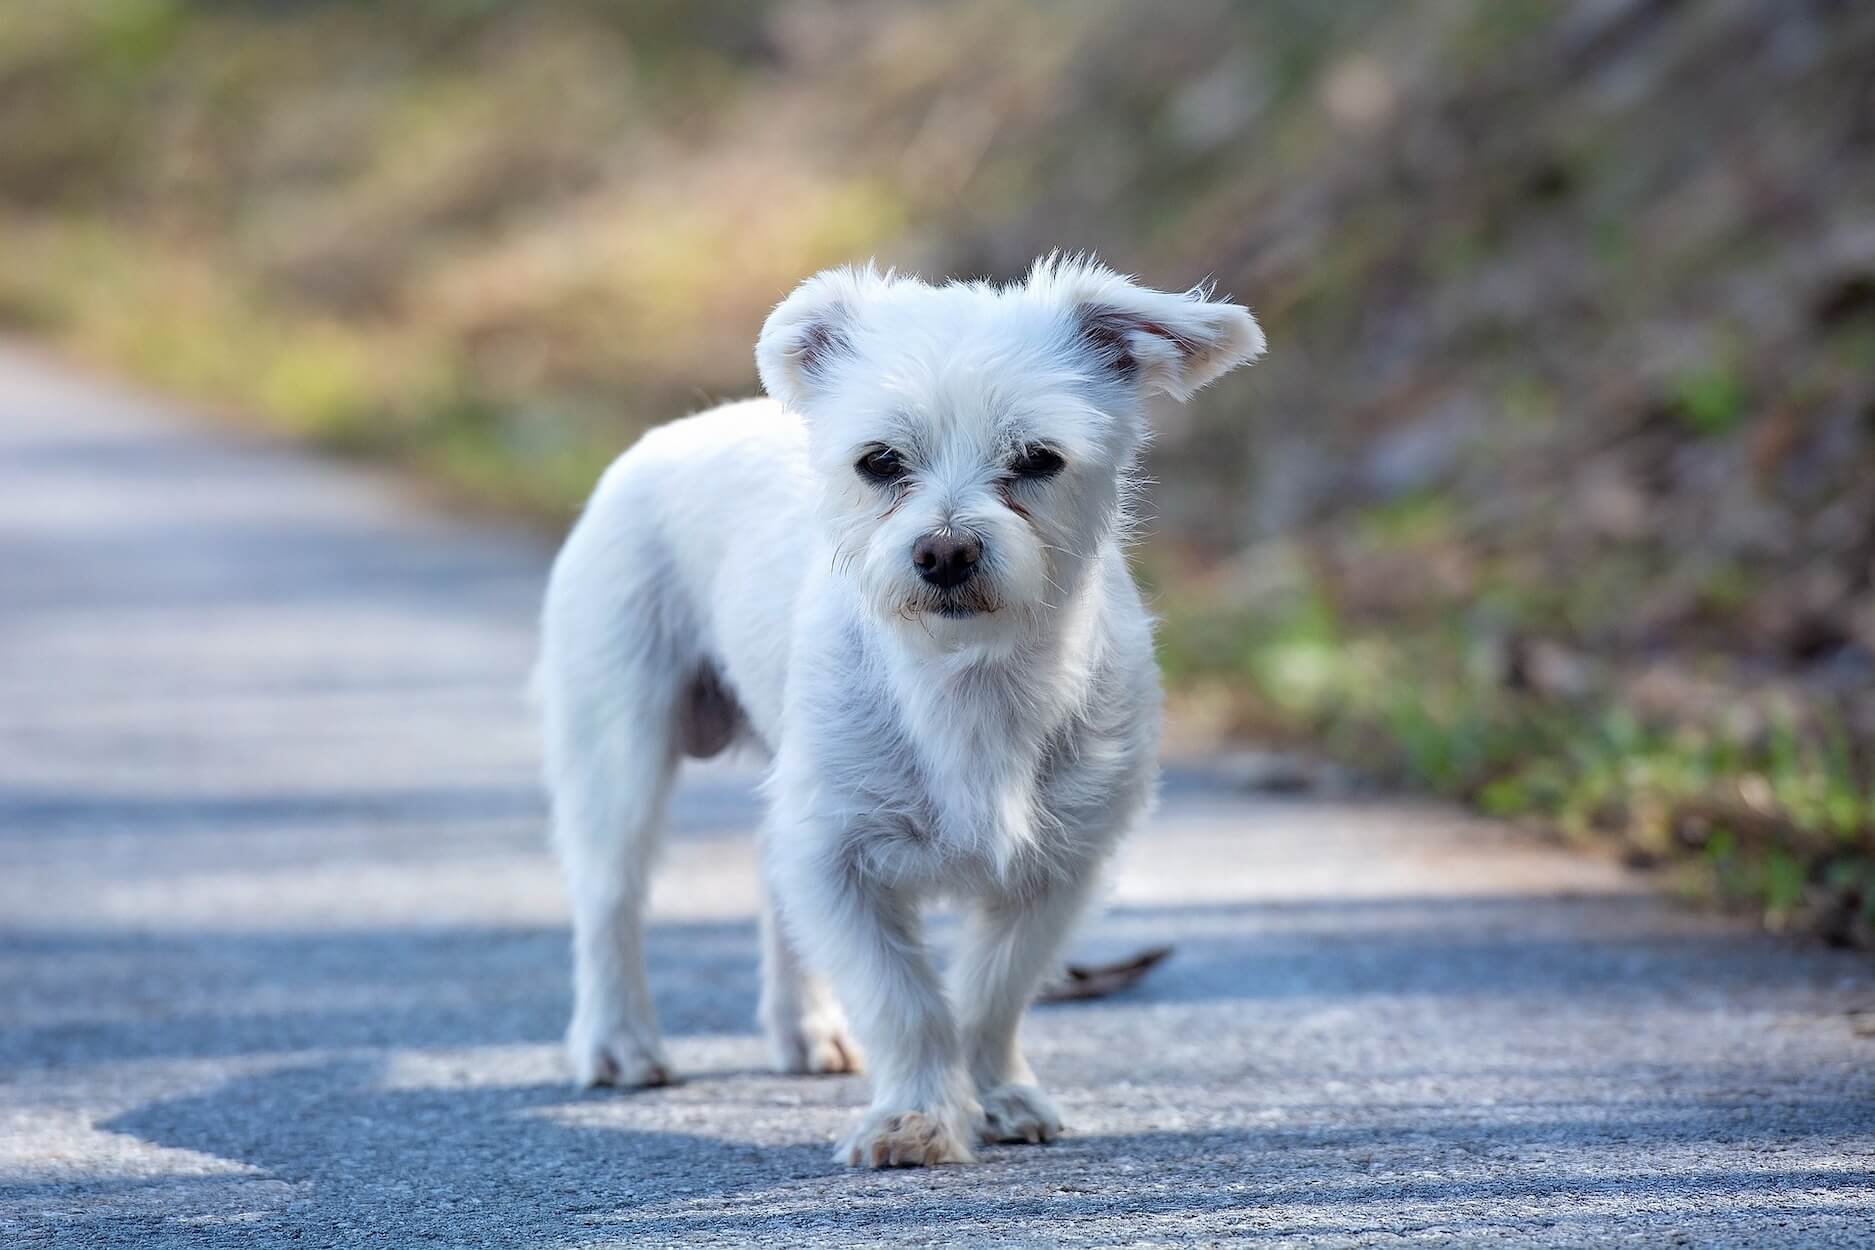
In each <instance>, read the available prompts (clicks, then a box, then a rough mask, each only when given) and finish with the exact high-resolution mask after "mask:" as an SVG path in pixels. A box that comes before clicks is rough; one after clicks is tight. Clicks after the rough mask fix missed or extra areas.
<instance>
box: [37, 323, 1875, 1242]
mask: <svg viewBox="0 0 1875 1250" xmlns="http://www.w3.org/2000/svg"><path fill="white" fill-rule="evenodd" d="M547 554H548V553H547V550H546V549H545V547H544V546H543V545H542V544H541V543H539V542H538V541H536V540H533V539H530V538H528V537H526V536H524V535H520V534H517V533H514V532H511V531H505V530H502V529H499V528H493V527H489V526H486V525H479V524H474V523H469V522H464V521H462V520H460V519H452V518H449V517H447V516H445V515H444V514H442V513H441V512H439V511H435V510H431V509H426V508H425V507H424V506H422V505H420V504H417V503H413V502H411V501H410V499H409V497H408V491H407V490H404V489H401V488H398V487H396V486H394V485H392V484H391V483H389V482H386V481H384V480H380V479H376V478H373V477H371V476H368V475H366V474H363V473H360V472H357V471H354V470H350V469H343V468H339V467H334V466H331V465H328V464H323V463H319V462H315V461H313V460H311V459H308V458H305V457H302V456H299V455H295V454H292V453H290V452H287V451H284V450H280V449H277V448H271V447H268V446H265V445H260V444H256V443H253V442H248V441H244V440H242V439H240V438H237V437H235V436H232V435H229V434H227V433H225V432H215V431H212V430H211V429H210V427H208V426H206V425H204V424H202V423H201V422H200V421H190V420H188V419H186V418H184V417H183V416H181V415H179V414H176V413H168V412H164V411H163V410H161V408H160V407H159V406H157V405H154V404H152V403H150V402H149V401H147V400H144V399H140V398H137V397H135V396H132V395H129V394H126V393H122V392H119V391H117V390H114V389H112V388H109V387H106V386H102V385H100V384H97V383H93V382H88V381H79V380H75V379H74V378H73V377H71V376H70V375H66V374H63V373H61V372H59V371H56V370H54V369H51V368H48V367H47V366H45V365H44V364H43V363H41V362H38V361H36V360H35V359H33V358H31V357H29V356H26V355H23V354H20V353H17V352H12V351H5V352H0V1245H4V1246H7V1247H13V1246H29V1247H39V1246H56V1247H87V1246H104V1245H124V1246H201V1247H271V1246H296V1247H312V1246H334V1247H353V1246H380V1245H382V1246H400V1247H401V1246H430V1245H440V1246H516V1247H520V1246H553V1247H573V1246H613V1245H618V1246H624V1245H633V1246H655V1245H665V1244H707V1245H718V1244H721V1245H732V1244H773V1245H780V1246H795V1245H804V1244H832V1243H838V1244H842V1245H893V1246H918V1245H936V1244H960V1245H973V1246H982V1245H999V1244H1015V1245H1055V1244H1061V1245H1113V1244H1151V1245H1161V1244H1164V1245H1211V1244H1234V1243H1239V1242H1243V1243H1249V1242H1263V1241H1271V1242H1278V1243H1282V1244H1308V1245H1370V1244H1371V1245H1391V1244H1394V1243H1397V1242H1415V1243H1426V1244H1433V1245H1465V1244H1545V1245H1578V1244H1581V1245H1586V1244H1595V1245H1601V1244H1634V1245H1645V1246H1658V1245H1667V1244H1687V1245H1738V1246H1781V1245H1869V1244H1871V1243H1875V1170H1872V1169H1875V1037H1871V1036H1869V1034H1870V1033H1875V1027H1872V1026H1875V966H1872V965H1871V964H1870V963H1869V962H1868V961H1867V959H1866V957H1857V956H1851V955H1847V954H1843V953H1838V952H1830V951H1824V950H1819V949H1810V948H1805V947H1802V946H1799V945H1796V944H1791V943H1781V942H1778V941H1776V940H1773V939H1770V938H1767V937H1764V936H1761V935H1758V934H1755V933H1753V932H1751V931H1749V930H1748V929H1746V928H1742V927H1740V926H1738V925H1736V924H1733V923H1729V922H1725V921H1721V920H1718V919H1715V918H1713V917H1710V916H1703V915H1699V914H1696V913H1694V912H1691V911H1688V910H1685V909H1683V908H1680V907H1677V906H1675V905H1673V904H1672V903H1670V902H1666V901H1662V900H1661V899H1659V898H1656V897H1655V896H1653V895H1652V894H1651V893H1649V891H1648V888H1647V887H1646V886H1645V885H1644V884H1642V883H1639V882H1637V881H1635V880H1634V879H1632V878H1630V877H1628V876H1626V875H1624V874H1623V873H1621V872H1620V871H1619V870H1618V869H1616V868H1614V867H1612V866H1610V865H1606V864H1603V863H1599V862H1596V861H1594V860H1591V859H1587V858H1584V857H1580V856H1575V855H1571V854H1566V853H1563V852H1560V851H1557V850H1553V849H1549V848H1545V847H1543V846H1540V845H1538V844H1537V843H1535V842H1534V841H1533V840H1531V839H1529V838H1528V837H1525V836H1521V835H1517V834H1513V833H1509V832H1506V831H1503V830H1500V829H1497V828H1495V827H1493V826H1491V825H1489V824H1485V823H1481V822H1476V821H1471V820H1468V819H1466V818H1464V817H1461V816H1458V815H1455V814H1453V813H1451V812H1449V811H1447V810H1445V809H1442V808H1439V807H1436V806H1430V805H1422V804H1417V803H1410V802H1398V801H1386V800H1381V799H1365V800H1358V801H1357V800H1351V799H1341V800H1330V799H1326V798H1307V797H1300V798H1297V797H1291V798H1277V797H1270V796H1262V797H1259V796H1257V795H1255V794H1253V793H1251V792H1250V791H1249V790H1248V789H1247V788H1246V787H1244V786H1242V785H1241V784H1238V783H1237V781H1236V780H1234V777H1233V774H1232V772H1231V770H1230V769H1228V768H1195V767H1186V768H1175V769H1174V770H1173V771H1172V774H1171V776H1170V778H1169V780H1168V786H1167V795H1166V801H1165V804H1164V807H1163V811H1162V813H1161V814H1160V816H1159V817H1158V819H1157V820H1156V821H1155V822H1154V823H1153V825H1152V826H1151V827H1150V828H1149V829H1147V830H1145V831H1143V832H1142V833H1141V835H1140V836H1139V837H1137V838H1136V839H1135V841H1134V842H1133V843H1132V845H1131V848H1130V850H1129V851H1128V853H1127V855H1126V856H1125V858H1124V860H1123V862H1122V864H1121V865H1120V868H1119V871H1118V872H1117V874H1116V883H1115V888H1114V892H1113V899H1112V904H1111V906H1110V907H1109V908H1108V910H1107V911H1106V912H1105V913H1104V914H1103V915H1102V916H1101V917H1100V918H1099V919H1098V920H1097V921H1096V922H1095V923H1094V924H1093V925H1092V926H1091V927H1090V929H1089V931H1088V933H1087V935H1086V936H1085V937H1084V938H1083V940H1082V944H1081V949H1083V950H1085V951H1089V952H1092V953H1095V954H1099V953H1101V952H1120V951H1124V950H1127V949H1130V948H1133V947H1136V946H1143V945H1147V944H1152V943H1159V942H1173V943H1176V945H1177V954H1176V955H1175V956H1174V957H1173V959H1172V960H1171V961H1170V962H1168V963H1167V964H1166V965H1164V966H1163V967H1162V968H1161V969H1159V970H1158V971H1157V972H1155V973H1154V975H1153V976H1152V977H1151V978H1150V979H1148V980H1147V981H1146V982H1145V983H1144V984H1142V985H1141V986H1139V987H1137V988H1136V989H1135V990H1133V991H1131V992H1130V993H1129V994H1128V995H1126V996H1123V997H1120V998H1114V999H1109V1000H1104V1001H1100V1002H1094V1003H1086V1004H1071V1005H1063V1006H1058V1007H1047V1008H1042V1009H1039V1010H1038V1011H1037V1012H1036V1013H1035V1014H1034V1015H1033V1017H1032V1019H1031V1022H1030V1023H1029V1025H1028V1026H1027V1038H1028V1044H1029V1047H1030V1053H1031V1056H1032V1058H1033V1060H1034V1062H1035V1066H1036V1068H1037V1069H1038V1071H1039V1072H1040V1073H1041V1075H1042V1078H1043V1080H1044V1081H1045V1082H1046V1083H1047V1084H1048V1085H1049V1086H1050V1087H1051V1088H1052V1089H1053V1091H1054V1093H1055V1095H1056V1097H1057V1099H1058V1101H1059V1102H1060V1104H1061V1106H1062V1108H1063V1110H1064V1112H1065V1114H1066V1117H1067V1119H1068V1122H1069V1129H1070V1133H1069V1135H1068V1136H1067V1137H1065V1138H1064V1139H1063V1140H1062V1141H1060V1142H1059V1143H1057V1144H1055V1145H1052V1146H1047V1147H1015V1146H1011V1147H994V1148H989V1149H987V1150H986V1151H985V1152H984V1159H985V1161H984V1162H983V1163H981V1164H979V1165H977V1166H973V1167H957V1168H945V1169H938V1170H934V1171H926V1172H895V1173H864V1172H851V1171H847V1170H845V1169H843V1168H839V1167H836V1166H835V1165H834V1164H833V1163H831V1162H830V1159H829V1150H830V1145H831V1143H832V1141H833V1139H834V1137H835V1136H836V1134H837V1133H838V1132H839V1131H840V1130H841V1128H842V1126H843V1125H845V1124H846V1123H847V1121H848V1119H849V1118H850V1117H851V1116H852V1115H853V1114H854V1112H855V1110H856V1109H857V1108H858V1107H859V1106H860V1105H861V1103H862V1100H863V1097H864V1087H863V1085H862V1083H861V1081H860V1080H859V1079H856V1078H822V1079H801V1078H781V1077H776V1076H772V1075H769V1074H768V1073H766V1072H765V1071H763V1069H762V1056H763V1051H762V1047H761V1045H760V1043H759V1041H758V1039H757V1037H756V1034H755V1031H754V1026H753V1023H752V1016H753V1006H754V997H755V988H756V987H755V949H756V937H755V926H754V922H753V919H752V917H753V907H754V901H755V896H754V873H753V869H752V864H751V850H750V845H749V841H748V837H747V833H748V830H749V828H750V826H751V824H752V823H753V817H754V805H753V800H752V798H751V795H750V790H749V784H748V780H749V779H748V776H747V774H746V773H744V772H737V771H735V770H733V769H718V770H714V771H704V772H700V773H699V774H698V775H697V776H695V777H694V778H693V779H692V780H691V782H690V783H689V784H688V785H687V786H686V788H685V789H684V791H683V795H682V798H681V800H680V802H679V804H678V811H677V816H676V826H677V828H676V836H675V837H674V838H673V843H672V846H671V848H670V854H669V856H668V862H667V865H666V870H665V872H664V874H663V878H662V881H661V883H660V887H659V891H658V894H657V898H656V914H657V921H656V924H655V927H654V929H653V932H652V936H651V939H650V943H651V957H652V975H653V980H654V984H655V988H656V991H657V994H658V996H659V999H660V1004H661V1008H662V1012H663V1017H664V1021H665V1025H666V1028H667V1030H668V1032H669V1034H670V1037H671V1052H672V1055H673V1058H674V1059H675V1061H676V1062H677V1064H678V1065H680V1067H681V1068H682V1069H683V1070H684V1073H685V1075H686V1077H687V1079H686V1081H685V1082H684V1083H683V1084H681V1085H678V1086H675V1087H673V1088H669V1089H663V1090H655V1091H648V1092H642V1093H616V1092H599V1093H592V1094H581V1093H575V1092H573V1091H572V1090H571V1089H570V1088H569V1087H568V1086H567V1084H566V1074H565V1070H564V1068H563V1066H562V1062H561V1058H560V1054H559V1050H558V1046H557V1038H558V1035H559V1031H560V1029H561V1027H562V1024H563V1021H564V1019H565V1016H566V1013H567V1007H568V987H567V984H566V965H567V952H566V936H567V935H566V919H565V908H564V905H563V902H562V898H561V895H560V891H559V888H558V882H557V879H556V876H555V872H554V869H553V866H552V863H551V861H550V859H549V857H548V855H547V852H546V849H545V842H544V838H543V836H542V830H541V816H542V808H541V802H540V799H539V797H538V795H537V793H536V789H535V782H534V769H535V755H534V746H533V741H532V737H531V733H530V730H529V724H528V720H527V715H526V709H525V706H524V703H523V700H522V696H521V690H522V686H523V679H524V675H525V672H526V669H527V666H528V663H529V659H530V650H531V644H532V632H533V631H532V625H533V616H534V611H535V606H536V601H537V597H538V593H539V590H540V585H541V579H542V573H543V569H544V566H545V561H546V558H547Z"/></svg>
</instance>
